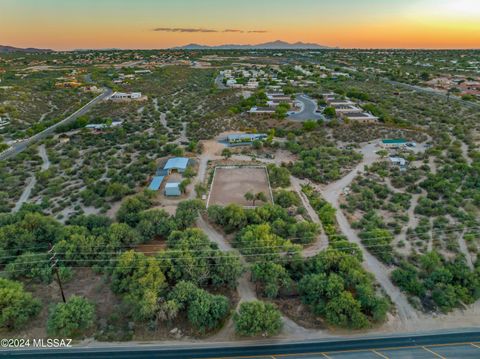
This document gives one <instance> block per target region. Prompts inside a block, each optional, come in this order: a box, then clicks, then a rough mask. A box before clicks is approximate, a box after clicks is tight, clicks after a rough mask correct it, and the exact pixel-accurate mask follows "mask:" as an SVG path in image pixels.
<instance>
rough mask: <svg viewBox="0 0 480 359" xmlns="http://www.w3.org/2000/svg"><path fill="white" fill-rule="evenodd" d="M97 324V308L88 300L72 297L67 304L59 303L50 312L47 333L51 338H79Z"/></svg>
mask: <svg viewBox="0 0 480 359" xmlns="http://www.w3.org/2000/svg"><path fill="white" fill-rule="evenodd" d="M94 323H95V306H94V305H93V304H92V303H90V302H89V301H88V300H87V299H85V298H82V297H78V296H75V295H73V296H71V297H70V298H68V300H67V302H66V303H59V304H57V305H55V306H53V307H52V308H51V310H50V314H49V316H48V321H47V332H48V335H50V336H60V337H64V338H75V337H79V336H81V335H83V334H85V332H86V331H87V330H88V329H90V328H91V327H92V326H93V324H94Z"/></svg>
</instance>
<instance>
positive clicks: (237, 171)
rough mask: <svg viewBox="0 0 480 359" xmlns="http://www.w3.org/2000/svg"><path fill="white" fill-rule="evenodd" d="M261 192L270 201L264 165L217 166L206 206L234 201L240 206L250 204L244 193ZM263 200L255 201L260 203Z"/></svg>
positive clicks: (222, 204) (221, 204)
mask: <svg viewBox="0 0 480 359" xmlns="http://www.w3.org/2000/svg"><path fill="white" fill-rule="evenodd" d="M247 192H252V193H253V194H256V193H259V192H263V193H265V195H266V196H267V198H268V202H269V203H271V202H272V196H271V192H270V187H269V183H268V177H267V169H266V168H265V167H241V168H240V167H239V168H236V167H233V168H224V167H217V169H216V172H215V177H214V179H213V182H212V188H211V191H210V197H209V201H208V206H212V205H215V204H217V205H220V206H225V205H228V204H230V203H236V204H239V205H241V206H251V205H252V202H251V201H247V200H246V199H245V197H244V196H245V193H247ZM262 203H263V202H258V201H257V203H255V205H261V204H262Z"/></svg>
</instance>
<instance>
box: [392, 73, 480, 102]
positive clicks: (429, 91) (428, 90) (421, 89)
mask: <svg viewBox="0 0 480 359" xmlns="http://www.w3.org/2000/svg"><path fill="white" fill-rule="evenodd" d="M383 80H384V81H385V82H387V83H389V84H390V85H394V86H400V87H404V88H407V89H409V90H413V91H417V92H421V93H426V94H429V95H434V96H437V97H441V98H443V99H445V100H448V99H450V100H453V101H457V102H460V103H461V104H462V105H465V106H468V107H471V108H474V109H480V104H478V103H475V102H470V101H465V100H462V99H461V98H460V97H458V96H453V95H450V97H449V96H447V95H446V94H445V93H443V92H439V91H436V90H434V89H431V88H428V87H421V86H415V85H410V84H406V83H403V82H398V81H392V80H389V79H385V78H384V79H383Z"/></svg>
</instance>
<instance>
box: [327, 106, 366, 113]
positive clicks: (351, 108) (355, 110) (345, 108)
mask: <svg viewBox="0 0 480 359" xmlns="http://www.w3.org/2000/svg"><path fill="white" fill-rule="evenodd" d="M332 107H333V108H334V109H335V112H336V113H342V112H343V113H361V112H363V110H362V109H361V108H358V107H356V106H354V105H332Z"/></svg>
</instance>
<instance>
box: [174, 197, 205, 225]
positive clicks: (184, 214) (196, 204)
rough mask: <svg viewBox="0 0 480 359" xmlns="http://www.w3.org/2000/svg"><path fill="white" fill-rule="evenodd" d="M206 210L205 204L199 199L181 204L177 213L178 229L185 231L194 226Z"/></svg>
mask: <svg viewBox="0 0 480 359" xmlns="http://www.w3.org/2000/svg"><path fill="white" fill-rule="evenodd" d="M204 209H205V204H204V203H203V201H201V200H199V199H192V200H189V201H183V202H180V204H179V205H178V207H177V211H176V213H175V221H176V224H177V228H178V229H185V228H188V227H190V226H191V225H193V223H195V220H196V219H197V218H198V215H199V213H200V211H203V210H204Z"/></svg>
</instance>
